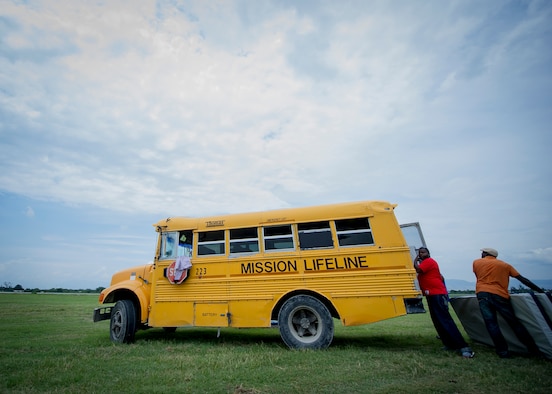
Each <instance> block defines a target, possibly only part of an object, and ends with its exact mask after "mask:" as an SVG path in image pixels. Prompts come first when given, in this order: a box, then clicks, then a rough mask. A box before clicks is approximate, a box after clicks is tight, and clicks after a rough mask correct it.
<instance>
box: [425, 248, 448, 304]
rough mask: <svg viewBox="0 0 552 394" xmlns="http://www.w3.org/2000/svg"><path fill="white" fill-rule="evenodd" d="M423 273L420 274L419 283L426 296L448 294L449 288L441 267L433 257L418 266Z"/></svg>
mask: <svg viewBox="0 0 552 394" xmlns="http://www.w3.org/2000/svg"><path fill="white" fill-rule="evenodd" d="M418 268H419V269H420V271H422V272H421V273H420V272H419V273H418V283H419V284H420V288H421V289H422V292H423V293H424V295H439V294H447V288H446V287H445V283H444V282H443V277H442V276H441V271H439V265H438V264H437V262H436V261H435V260H433V259H432V258H431V257H428V258H427V259H425V260H423V261H422V262H421V263H420V264H418Z"/></svg>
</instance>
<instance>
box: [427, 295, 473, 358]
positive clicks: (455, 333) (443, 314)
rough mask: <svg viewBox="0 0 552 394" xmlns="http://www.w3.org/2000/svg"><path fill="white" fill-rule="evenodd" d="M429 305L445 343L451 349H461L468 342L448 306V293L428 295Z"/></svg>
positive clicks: (434, 323)
mask: <svg viewBox="0 0 552 394" xmlns="http://www.w3.org/2000/svg"><path fill="white" fill-rule="evenodd" d="M426 299H427V306H428V308H429V314H430V315H431V320H432V321H433V325H434V326H435V329H436V330H437V334H439V338H441V341H443V345H445V346H446V347H448V348H450V349H461V348H464V347H467V346H468V344H467V343H466V341H465V340H464V337H462V334H460V331H459V330H458V327H456V323H455V322H454V320H452V316H451V315H450V312H449V308H448V297H447V296H446V295H433V296H426Z"/></svg>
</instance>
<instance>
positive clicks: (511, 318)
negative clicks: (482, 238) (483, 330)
mask: <svg viewBox="0 0 552 394" xmlns="http://www.w3.org/2000/svg"><path fill="white" fill-rule="evenodd" d="M481 252H482V253H481V258H480V259H477V260H475V261H474V262H473V273H474V274H475V277H476V278H477V283H476V285H475V293H476V295H477V301H478V302H479V309H480V310H481V315H482V316H483V320H484V321H485V326H487V331H489V335H490V336H491V338H492V340H493V343H494V345H495V351H496V354H498V356H499V357H501V358H508V357H510V352H509V351H508V343H507V342H506V339H504V335H502V332H501V331H500V327H499V326H498V320H497V313H500V315H501V316H502V317H503V318H504V320H506V322H507V323H508V324H509V325H510V327H512V330H513V331H514V333H515V334H516V336H517V337H518V339H519V340H520V341H521V343H523V344H524V345H525V346H526V347H527V350H529V352H530V353H532V354H539V353H540V350H539V348H538V346H537V345H536V344H535V341H534V339H533V338H532V337H531V335H530V334H529V331H527V329H526V328H525V327H524V326H523V325H522V324H521V322H520V321H519V320H518V319H517V317H516V315H515V314H514V309H513V308H512V303H511V301H510V294H509V293H508V283H509V281H510V276H511V277H513V278H516V279H517V280H519V281H520V282H521V283H523V284H524V285H525V286H527V287H529V288H531V289H533V290H535V291H537V292H539V293H544V290H543V289H541V288H540V287H538V286H537V285H535V284H534V283H533V282H531V281H530V280H529V279H527V278H525V277H523V276H521V275H520V273H519V272H518V271H517V270H516V269H515V268H514V267H512V266H511V265H510V264H508V263H506V262H504V261H502V260H499V259H497V256H498V252H497V251H496V249H493V248H483V249H481Z"/></svg>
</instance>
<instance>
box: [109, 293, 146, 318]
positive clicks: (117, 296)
mask: <svg viewBox="0 0 552 394" xmlns="http://www.w3.org/2000/svg"><path fill="white" fill-rule="evenodd" d="M121 300H130V301H132V303H133V304H134V310H135V311H136V321H137V322H138V323H140V321H141V311H142V309H141V307H140V301H139V300H138V296H137V295H136V294H135V293H134V292H133V291H131V290H128V289H119V290H116V291H114V292H113V293H111V294H109V296H108V297H107V298H106V299H105V300H104V303H106V304H107V303H116V302H117V301H121Z"/></svg>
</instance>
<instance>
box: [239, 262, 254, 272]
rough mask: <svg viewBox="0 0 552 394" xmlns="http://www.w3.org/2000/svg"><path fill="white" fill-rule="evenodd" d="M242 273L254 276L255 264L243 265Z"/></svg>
mask: <svg viewBox="0 0 552 394" xmlns="http://www.w3.org/2000/svg"><path fill="white" fill-rule="evenodd" d="M241 273H242V274H252V273H253V263H247V264H244V263H242V264H241Z"/></svg>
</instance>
